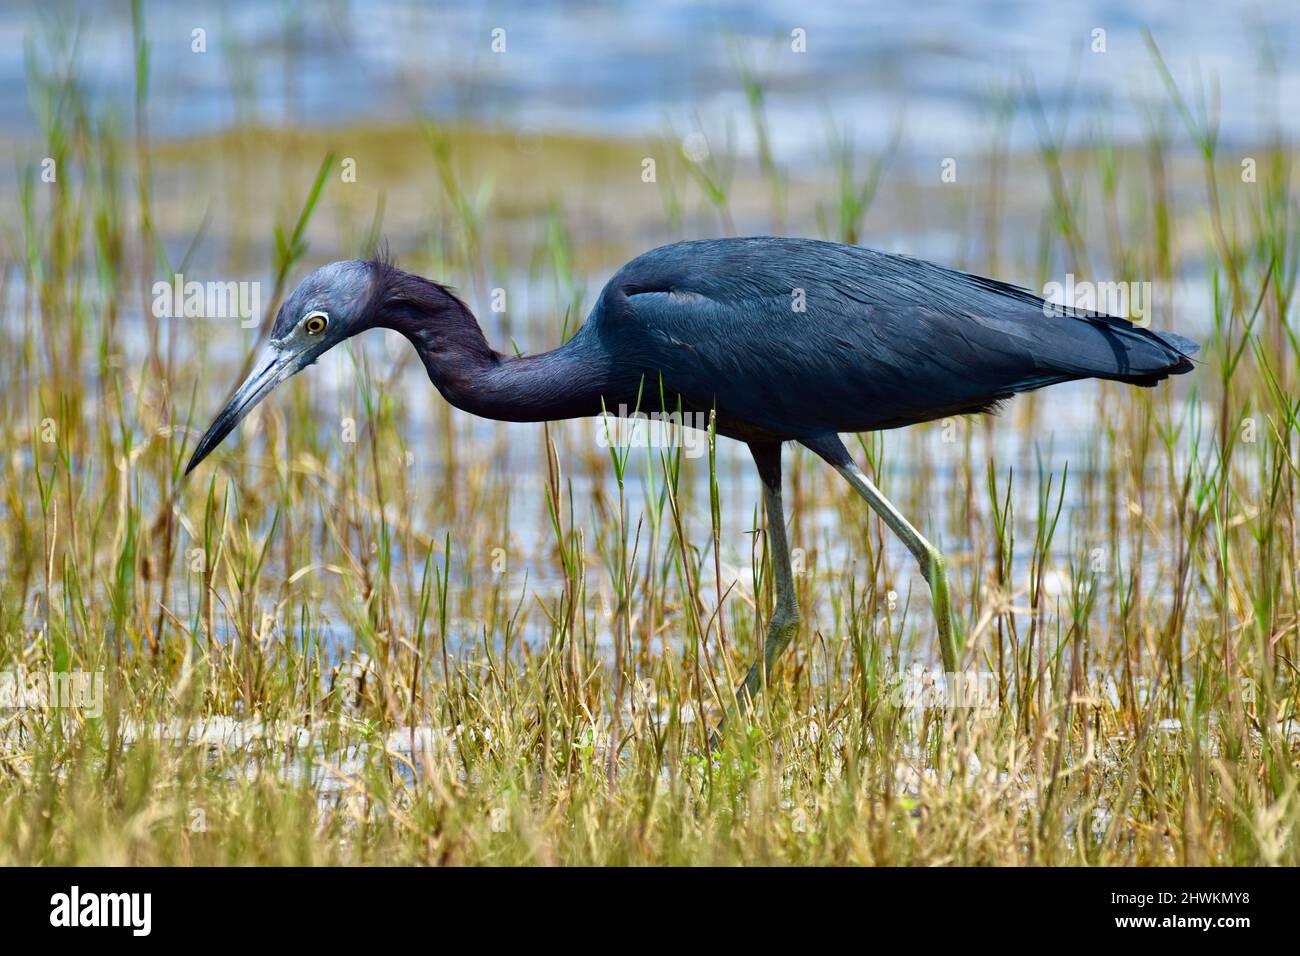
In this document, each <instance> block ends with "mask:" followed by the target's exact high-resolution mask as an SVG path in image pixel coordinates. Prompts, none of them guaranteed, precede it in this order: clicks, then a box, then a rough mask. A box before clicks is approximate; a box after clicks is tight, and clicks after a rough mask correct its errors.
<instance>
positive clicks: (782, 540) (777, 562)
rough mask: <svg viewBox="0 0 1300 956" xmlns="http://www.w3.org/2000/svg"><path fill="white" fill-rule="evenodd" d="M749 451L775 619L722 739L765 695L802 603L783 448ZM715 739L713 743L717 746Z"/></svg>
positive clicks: (738, 690) (764, 446)
mask: <svg viewBox="0 0 1300 956" xmlns="http://www.w3.org/2000/svg"><path fill="white" fill-rule="evenodd" d="M749 449H750V451H751V452H752V453H753V455H754V462H755V464H757V465H758V473H759V477H760V478H761V479H762V482H763V507H764V509H765V510H766V511H767V560H768V563H769V564H771V566H772V579H773V580H774V581H775V582H776V597H775V601H774V602H773V607H772V618H771V620H770V621H768V625H767V639H766V640H765V641H764V642H763V653H762V654H761V655H760V656H759V658H758V660H756V661H754V665H753V666H752V667H751V668H750V669H749V673H748V674H746V675H745V679H744V680H743V681H742V682H741V684H740V686H739V687H737V688H736V702H735V705H734V707H732V708H731V709H730V711H729V712H728V714H727V716H726V718H725V719H724V720H723V722H722V723H721V724H720V725H719V726H718V734H719V735H720V734H721V733H722V732H723V731H724V730H725V729H726V726H727V724H728V723H730V722H731V721H732V720H733V719H739V718H742V717H744V715H745V714H746V713H747V712H748V710H749V708H750V706H751V705H752V703H753V701H754V700H755V699H756V698H757V697H758V695H759V694H760V693H762V690H763V688H764V687H765V686H766V684H767V675H768V674H770V673H771V671H772V668H773V666H774V665H775V664H776V661H777V658H779V657H780V656H781V654H782V652H783V651H784V650H785V649H786V648H787V647H788V646H789V645H790V642H791V641H792V640H793V639H794V636H795V634H797V633H798V632H799V620H800V618H799V601H798V599H797V598H796V596H795V590H794V574H793V572H792V571H791V568H790V545H789V542H788V541H787V540H786V536H785V509H784V508H783V507H782V505H781V446H780V445H779V444H751V445H750V446H749ZM716 740H717V736H716V735H715V738H714V742H715V743H716Z"/></svg>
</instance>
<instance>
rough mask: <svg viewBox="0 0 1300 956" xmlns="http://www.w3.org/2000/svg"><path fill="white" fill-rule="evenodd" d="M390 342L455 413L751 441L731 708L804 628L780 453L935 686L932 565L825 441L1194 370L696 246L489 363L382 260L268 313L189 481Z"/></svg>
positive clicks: (873, 264) (943, 629)
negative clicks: (662, 414) (857, 507)
mask: <svg viewBox="0 0 1300 956" xmlns="http://www.w3.org/2000/svg"><path fill="white" fill-rule="evenodd" d="M375 327H384V328H390V329H395V330H397V331H398V332H400V333H402V334H403V335H405V336H406V337H407V338H408V339H409V340H410V341H411V344H412V345H413V346H414V347H415V349H416V351H417V352H418V353H419V355H420V358H421V360H422V361H423V362H424V365H425V368H426V369H427V370H428V373H429V378H430V380H431V381H432V382H433V384H434V385H435V386H436V387H437V389H438V391H439V392H441V393H442V395H443V396H444V397H445V398H446V399H447V400H448V401H450V402H451V403H452V404H454V405H456V406H457V407H459V408H462V409H465V410H466V411H469V412H472V413H474V414H477V415H482V416H485V417H489V418H496V419H502V420H506V421H546V420H553V419H562V418H574V417H580V416H587V415H596V414H599V413H600V412H601V411H602V410H603V409H608V410H610V411H612V412H615V413H620V412H628V411H641V412H653V411H675V410H677V409H680V410H682V411H685V412H700V413H705V414H707V413H708V412H710V411H711V410H715V409H716V411H717V428H718V432H719V433H720V434H722V435H727V436H730V437H732V438H738V439H741V440H743V441H745V442H747V443H748V444H749V447H750V450H751V452H752V453H753V456H754V461H755V464H756V465H757V467H758V471H759V475H760V477H761V479H762V484H763V497H764V505H765V509H766V512H767V516H768V535H769V538H768V540H769V548H770V552H771V558H772V560H771V566H772V570H773V579H774V583H775V592H776V593H775V600H774V602H773V610H772V615H771V618H770V619H769V621H768V634H767V639H766V641H765V642H764V646H763V653H762V656H761V657H760V659H759V660H758V661H757V662H756V663H755V664H754V666H753V667H752V668H751V669H750V671H749V673H748V675H747V676H746V678H745V681H744V683H743V684H742V685H741V687H740V689H739V690H738V691H737V696H736V707H737V708H738V709H739V710H743V709H744V707H745V706H746V705H747V704H748V702H749V701H750V700H751V699H752V698H753V697H754V696H755V695H757V694H758V692H759V691H760V690H761V688H762V686H763V684H764V683H765V680H766V675H767V673H768V671H769V670H770V669H771V667H772V665H773V664H774V663H775V661H776V659H777V657H778V656H779V655H780V653H781V652H782V651H783V649H784V648H785V646H786V645H787V644H788V643H789V641H790V639H791V637H792V636H793V634H794V632H795V631H796V630H797V628H798V623H799V606H798V602H797V600H796V597H795V589H794V584H793V578H792V575H791V570H790V560H789V550H788V545H787V542H786V539H785V523H784V514H783V510H782V503H781V448H782V444H783V443H784V442H786V441H790V440H794V441H799V442H801V443H802V444H804V445H806V446H808V447H809V448H811V449H813V450H814V451H816V452H817V453H818V454H819V455H821V456H822V457H823V458H824V459H826V461H828V462H829V463H830V464H831V465H832V466H834V467H835V468H836V469H837V470H838V471H839V472H840V473H841V474H842V475H843V476H844V478H845V480H846V481H848V482H849V484H850V485H851V486H852V487H853V488H854V489H855V490H856V491H857V492H858V493H859V494H861V495H862V496H863V497H864V498H865V499H866V500H867V502H868V504H870V506H871V507H872V508H873V509H874V510H875V511H876V512H877V513H879V514H880V516H881V518H882V520H884V521H885V523H886V524H888V525H889V527H890V528H891V529H892V530H893V531H894V532H895V533H896V534H897V535H898V536H899V537H900V538H901V539H902V540H903V542H904V543H905V544H906V545H907V547H908V549H909V550H910V551H911V552H912V554H913V555H914V556H915V557H916V559H917V562H918V565H919V567H920V570H921V573H922V575H923V576H924V577H925V579H926V581H927V582H928V584H929V585H930V591H931V597H932V601H933V607H934V612H935V620H936V623H937V626H938V632H939V647H940V653H941V655H942V658H943V662H944V666H945V669H946V670H949V671H952V670H955V669H956V668H957V667H958V665H959V663H960V654H961V639H960V628H959V627H958V626H957V625H956V623H955V621H954V619H953V615H952V614H951V611H950V598H949V591H948V581H947V574H946V570H945V563H944V560H943V556H942V555H941V554H940V553H939V551H938V550H937V549H936V548H935V547H934V546H933V545H931V544H930V543H929V542H928V541H927V540H926V539H925V538H924V536H922V534H921V533H920V532H919V531H918V530H917V529H916V528H914V527H913V526H912V525H911V524H910V523H909V522H908V521H907V519H906V518H904V517H903V516H902V515H901V514H900V513H899V512H898V511H897V509H895V508H894V506H893V505H892V504H890V503H889V501H888V500H887V499H886V498H885V497H884V495H882V494H881V493H880V491H879V490H878V489H877V488H876V487H875V485H874V484H872V482H871V480H870V478H868V477H867V476H866V475H865V474H864V473H863V472H862V471H861V469H859V468H858V467H857V465H856V464H855V463H854V461H853V458H852V456H851V455H850V454H849V452H848V450H847V449H846V448H845V447H844V444H843V442H841V441H840V439H839V437H838V436H839V433H842V432H861V431H872V430H876V429H882V428H897V427H899V426H902V425H910V424H914V423H917V422H924V421H929V420H932V419H935V418H941V417H944V416H947V415H954V414H963V413H969V412H980V411H987V410H989V409H991V408H992V407H993V406H995V405H996V404H997V403H998V402H1000V401H1002V400H1003V399H1006V398H1009V397H1010V396H1012V395H1014V394H1016V393H1017V392H1024V391H1029V390H1031V389H1036V388H1042V387H1043V386H1045V385H1052V384H1055V383H1057V382H1067V381H1072V380H1075V379H1081V378H1101V379H1111V380H1114V381H1119V382H1127V383H1129V384H1133V385H1154V384H1155V383H1157V382H1159V381H1161V380H1162V379H1164V378H1166V377H1168V376H1169V375H1177V374H1181V373H1183V372H1187V371H1190V370H1191V369H1192V363H1191V360H1190V359H1189V356H1190V355H1192V354H1193V353H1195V352H1196V350H1197V346H1196V344H1195V343H1194V342H1192V341H1190V340H1188V339H1185V338H1182V337H1181V336H1177V335H1174V334H1172V333H1169V332H1156V331H1151V330H1148V329H1142V328H1138V327H1136V326H1134V325H1132V324H1131V323H1129V322H1126V321H1124V320H1123V319H1118V318H1112V317H1110V316H1105V315H1098V314H1093V313H1083V312H1070V313H1069V314H1061V312H1060V310H1055V309H1048V308H1046V307H1045V305H1044V303H1043V300H1042V299H1040V298H1039V297H1038V296H1036V295H1034V294H1032V293H1030V292H1028V291H1026V290H1024V289H1020V288H1017V287H1016V286H1012V285H1007V284H1005V283H1002V282H998V281H995V280H993V279H985V278H980V277H978V276H972V275H967V274H965V273H961V272H956V271H954V270H951V269H945V268H943V267H942V266H937V265H934V264H932V263H929V262H923V261H921V260H919V259H912V258H908V257H906V256H898V255H889V254H886V253H882V252H875V251H872V250H870V249H860V248H857V247H853V246H844V245H839V244H836V243H830V242H815V241H812V240H807V239H778V238H754V239H711V240H704V241H700V242H681V243H677V244H675V245H671V246H663V247H661V248H659V249H655V250H652V251H651V252H647V253H645V254H644V255H642V256H638V257H637V258H636V259H633V260H632V261H631V262H629V263H628V264H627V265H625V266H623V268H622V269H620V270H619V271H618V272H617V273H616V274H615V275H614V277H613V278H612V279H610V281H609V283H608V284H607V285H606V286H605V288H604V290H603V291H602V292H601V295H600V298H599V300H598V301H597V302H596V305H595V307H594V308H593V309H592V312H591V315H590V316H589V317H588V319H587V322H586V324H585V325H583V327H582V328H581V329H579V330H578V332H577V334H576V335H574V337H573V338H572V339H570V340H569V341H568V342H566V343H565V344H564V345H561V346H560V347H559V348H557V349H554V350H552V351H549V352H543V353H541V354H539V355H532V356H523V357H516V356H508V355H503V354H501V353H499V352H496V351H494V350H493V349H492V348H491V347H490V346H489V345H488V343H487V340H486V339H485V338H484V337H483V333H482V331H481V330H480V329H479V326H478V323H477V322H476V321H475V319H474V316H473V315H472V314H471V312H470V311H469V309H468V308H466V307H465V305H464V303H462V302H461V301H460V300H459V299H458V298H457V297H456V296H455V294H454V293H453V292H451V291H450V290H449V289H447V288H446V287H444V286H441V285H439V284H437V283H435V282H431V281H429V280H428V279H424V278H421V277H419V276H415V275H411V274H410V273H407V272H403V271H402V270H400V269H397V268H396V267H394V266H393V265H391V264H390V263H388V262H386V261H383V260H377V261H362V260H353V261H349V262H336V263H333V264H331V265H328V266H325V267H324V268H322V269H318V270H316V272H314V273H312V274H311V275H310V276H308V277H307V278H306V279H304V280H303V282H302V283H301V284H300V285H299V286H298V288H297V289H295V290H294V292H293V294H292V295H291V296H290V297H289V298H288V299H287V300H286V302H285V304H284V305H283V306H282V307H281V309H280V312H279V315H278V316H277V317H276V321H275V324H274V326H273V328H272V330H271V340H270V343H269V344H268V346H267V348H266V349H265V350H264V351H263V352H262V353H261V355H260V356H258V358H257V360H256V362H255V365H254V368H253V370H252V372H251V373H250V374H249V375H248V377H247V380H246V381H245V382H244V384H243V385H241V386H240V387H239V388H238V389H237V390H236V392H235V394H234V396H233V397H232V398H231V400H230V401H229V402H228V403H227V404H226V407H225V408H224V409H223V410H222V411H221V413H220V414H219V415H218V416H217V418H216V420H215V421H214V422H213V423H212V425H211V427H209V428H208V430H207V432H206V433H205V434H204V435H203V437H202V438H201V439H200V441H199V443H198V445H197V447H196V448H195V450H194V455H193V457H192V458H191V459H190V463H189V465H188V467H187V469H186V471H187V472H188V471H190V470H193V468H194V467H195V466H196V465H197V464H198V463H199V462H200V461H202V460H203V458H204V457H206V456H207V455H208V454H209V453H210V452H211V451H212V449H213V448H215V447H216V446H217V445H218V444H219V443H220V442H221V440H222V439H223V438H224V437H225V436H226V435H227V434H228V433H229V432H230V431H231V429H233V428H234V427H235V425H236V424H238V422H239V421H240V419H241V418H242V417H243V416H244V415H245V414H246V413H247V412H248V410H249V409H250V408H252V407H253V405H255V404H256V403H257V402H258V401H260V400H261V399H262V398H263V397H265V396H266V394H268V393H269V392H270V391H271V389H272V388H274V387H275V385H276V384H277V383H278V382H281V381H283V380H284V379H286V378H288V377H289V376H290V375H293V374H294V373H296V372H298V371H300V370H301V369H303V368H306V367H307V366H308V365H310V364H312V363H313V362H315V361H316V359H317V358H319V357H320V355H322V354H323V353H324V352H326V351H327V350H329V349H330V348H332V347H333V346H335V345H337V344H338V343H339V342H341V341H343V340H345V339H347V338H349V337H350V336H353V335H355V334H357V333H358V332H362V331H364V330H366V329H369V328H375Z"/></svg>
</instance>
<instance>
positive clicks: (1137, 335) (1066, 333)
mask: <svg viewBox="0 0 1300 956" xmlns="http://www.w3.org/2000/svg"><path fill="white" fill-rule="evenodd" d="M1057 321H1060V322H1062V325H1058V326H1056V327H1055V328H1054V329H1052V330H1051V332H1048V333H1047V334H1046V335H1045V336H1044V342H1043V344H1042V347H1041V348H1040V349H1039V350H1038V352H1039V357H1040V361H1041V360H1042V359H1046V361H1045V362H1043V364H1044V365H1045V366H1046V368H1044V369H1043V371H1044V372H1045V373H1047V374H1048V375H1050V374H1052V373H1055V374H1056V375H1059V376H1061V378H1060V379H1058V380H1064V379H1070V378H1101V379H1107V380H1109V381H1115V382H1124V383H1126V384H1129V385H1142V386H1148V387H1149V386H1152V385H1155V384H1156V383H1157V382H1161V381H1164V380H1165V379H1166V378H1168V377H1169V376H1170V375H1182V374H1184V373H1186V372H1190V371H1191V370H1192V369H1193V368H1195V365H1194V363H1193V362H1192V359H1191V356H1193V355H1195V354H1196V353H1197V352H1198V351H1200V345H1198V344H1197V343H1196V342H1194V341H1192V340H1191V339H1189V338H1186V337H1184V336H1181V335H1176V334H1174V333H1173V332H1163V331H1159V330H1157V329H1146V328H1142V327H1140V326H1137V325H1134V324H1133V323H1131V322H1127V321H1125V320H1124V319H1116V318H1112V317H1110V316H1104V315H1093V316H1088V317H1086V318H1085V317H1074V316H1071V317H1069V318H1065V319H1060V320H1057ZM1031 387H1035V388H1036V387H1039V386H1038V385H1036V384H1035V385H1033V386H1031Z"/></svg>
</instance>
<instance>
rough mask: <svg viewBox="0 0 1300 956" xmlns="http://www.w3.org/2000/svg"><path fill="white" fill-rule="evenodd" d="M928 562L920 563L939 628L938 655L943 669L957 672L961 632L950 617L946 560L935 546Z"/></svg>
mask: <svg viewBox="0 0 1300 956" xmlns="http://www.w3.org/2000/svg"><path fill="white" fill-rule="evenodd" d="M928 557H929V562H928V564H922V567H921V570H922V572H923V573H924V575H925V580H926V583H927V584H929V585H930V603H931V604H932V605H933V607H934V621H935V624H936V625H938V628H939V656H940V657H941V658H942V659H943V669H944V670H945V671H946V672H947V673H949V674H955V673H956V672H957V662H958V660H959V659H960V658H961V643H962V642H961V634H960V632H959V631H958V629H957V627H956V626H955V624H954V622H953V618H952V601H951V599H950V598H949V596H948V562H947V561H945V560H944V557H943V555H942V554H940V553H939V551H938V550H937V549H935V548H931V549H930V551H929V555H928Z"/></svg>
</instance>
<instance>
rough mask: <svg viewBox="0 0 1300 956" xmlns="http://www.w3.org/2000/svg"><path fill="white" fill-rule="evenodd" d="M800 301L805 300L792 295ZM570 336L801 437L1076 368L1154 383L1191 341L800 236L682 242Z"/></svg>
mask: <svg viewBox="0 0 1300 956" xmlns="http://www.w3.org/2000/svg"><path fill="white" fill-rule="evenodd" d="M800 300H802V303H801V304H802V306H803V309H804V311H798V310H797V309H796V306H797V305H799V304H800ZM583 333H585V334H580V335H579V336H578V337H576V341H575V342H574V343H573V346H572V347H574V348H576V349H583V350H586V349H590V350H595V351H600V352H603V353H605V354H606V355H608V356H609V357H610V358H611V359H612V360H613V361H614V362H616V363H619V364H623V365H631V366H632V367H633V368H634V369H635V370H636V371H638V372H644V373H645V374H647V375H655V374H657V373H662V374H663V379H664V383H665V385H666V386H667V387H668V388H669V389H671V390H672V391H674V392H678V393H680V394H681V395H682V396H683V397H684V398H685V399H687V400H688V401H689V402H690V403H691V404H693V405H695V406H698V407H702V408H707V407H708V406H709V405H710V404H711V403H712V402H713V401H714V400H716V401H717V406H718V411H719V415H720V422H721V425H720V427H721V430H722V431H723V432H724V433H728V432H735V433H737V437H755V435H754V430H761V431H762V432H765V433H767V437H771V438H774V439H799V438H807V437H812V436H816V435H821V434H825V433H827V432H831V433H833V432H861V431H871V430H875V429H880V428H895V427H898V426H901V425H910V424H914V423H917V422H923V421H928V420H931V419H934V418H940V417H944V416H946V415H951V414H955V413H962V412H974V411H982V410H985V409H987V408H989V407H990V406H991V405H993V404H994V403H996V402H997V401H1000V400H1002V399H1005V398H1009V397H1010V396H1011V395H1013V394H1015V393H1016V392H1023V391H1028V390H1030V389H1035V388H1041V387H1043V386H1045V385H1051V384H1055V383H1057V382H1064V381H1069V380H1072V379H1079V378H1089V377H1096V378H1107V379H1115V380H1118V381H1125V382H1131V383H1133V384H1139V385H1150V384H1154V383H1155V382H1157V381H1159V380H1161V379H1163V378H1165V377H1166V376H1168V375H1170V374H1177V373H1180V372H1185V371H1188V370H1189V369H1191V367H1192V365H1191V363H1190V361H1189V360H1188V358H1187V355H1188V354H1190V353H1192V352H1194V351H1195V350H1196V345H1195V344H1194V343H1193V342H1191V341H1189V340H1187V339H1183V338H1180V337H1178V336H1173V335H1170V334H1168V333H1156V332H1151V331H1148V330H1145V329H1141V328H1138V327H1136V326H1134V325H1132V324H1131V323H1129V322H1126V321H1124V320H1122V319H1113V318H1109V317H1104V316H1085V315H1083V314H1076V315H1074V316H1054V317H1048V316H1047V315H1045V313H1044V305H1043V300H1042V299H1040V298H1039V297H1037V296H1035V295H1033V294H1031V293H1029V292H1027V291H1025V290H1023V289H1019V288H1017V287H1015V286H1010V285H1006V284H1004V283H1001V282H995V281H993V280H989V279H982V278H978V277H975V276H970V275H966V274H964V273H961V272H955V271H953V270H951V269H945V268H942V267H940V266H936V265H933V264H931V263H928V262H923V261H921V260H917V259H911V258H908V257H905V256H897V255H888V254H885V253H881V252H875V251H872V250H869V249H860V248H857V247H853V246H845V245H840V244H837V243H829V242H815V241H811V240H803V239H775V238H759V239H723V240H706V241H702V242H683V243H677V244H675V245H671V246H664V247H662V248H659V249H655V250H653V251H652V252H648V253H646V254H645V255H642V256H639V257H637V258H636V259H634V260H632V261H631V262H629V263H628V264H627V265H626V266H624V267H623V268H622V269H620V270H619V272H618V273H617V274H616V275H615V276H614V277H613V278H612V279H611V280H610V282H609V284H608V285H607V286H606V287H605V290H604V292H603V293H602V295H601V297H600V301H599V302H598V303H597V305H596V308H595V309H594V310H593V312H592V315H591V318H590V319H589V321H588V327H587V328H586V329H584V330H583Z"/></svg>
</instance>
